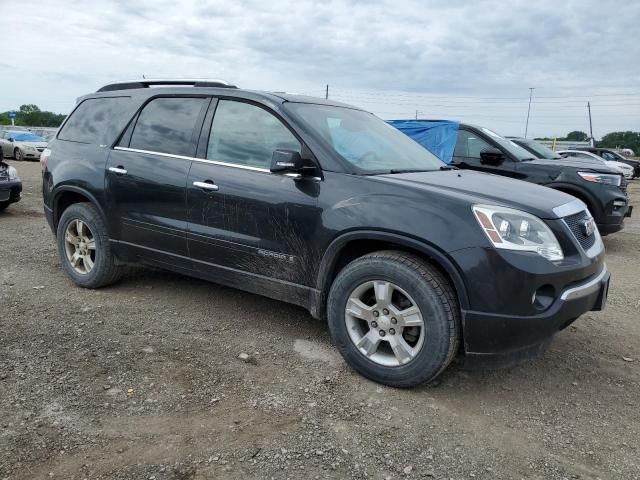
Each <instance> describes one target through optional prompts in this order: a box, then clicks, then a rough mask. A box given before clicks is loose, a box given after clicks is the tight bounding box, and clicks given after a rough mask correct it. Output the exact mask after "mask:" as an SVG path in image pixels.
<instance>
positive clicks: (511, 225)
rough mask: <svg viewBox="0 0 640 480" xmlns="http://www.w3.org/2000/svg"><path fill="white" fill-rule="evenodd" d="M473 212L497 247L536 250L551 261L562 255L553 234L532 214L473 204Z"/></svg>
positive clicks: (558, 258)
mask: <svg viewBox="0 0 640 480" xmlns="http://www.w3.org/2000/svg"><path fill="white" fill-rule="evenodd" d="M473 213H474V214H475V216H476V219H477V220H478V223H479V224H480V226H481V227H482V229H483V230H484V232H485V233H486V234H487V237H489V240H490V241H491V243H492V244H493V246H494V247H496V248H502V249H505V250H519V251H526V252H535V253H537V254H538V255H540V256H541V257H544V258H546V259H547V260H550V261H558V260H562V259H563V258H564V254H563V252H562V248H561V247H560V244H559V243H558V240H557V239H556V236H555V235H554V234H553V232H552V231H551V229H550V228H549V227H548V226H547V225H546V224H545V223H544V222H543V221H542V220H540V219H539V218H538V217H536V216H534V215H531V214H529V213H527V212H522V211H520V210H515V209H513V208H506V207H499V206H495V205H474V206H473Z"/></svg>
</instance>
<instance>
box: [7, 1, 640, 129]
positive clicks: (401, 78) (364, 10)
mask: <svg viewBox="0 0 640 480" xmlns="http://www.w3.org/2000/svg"><path fill="white" fill-rule="evenodd" d="M0 6H1V9H2V14H1V18H2V21H1V22H0V24H1V28H0V31H1V32H2V47H3V48H2V50H3V52H4V55H2V56H1V57H0V69H1V70H2V74H1V75H0V111H5V110H8V109H15V108H17V107H19V106H20V105H21V104H24V103H35V104H37V105H38V106H40V108H42V109H46V110H53V111H56V112H61V113H68V111H69V110H70V109H71V108H72V106H73V105H74V102H75V98H76V97H78V96H80V95H82V94H85V93H87V92H90V91H94V90H96V89H97V88H99V87H100V86H102V85H103V84H105V83H108V82H110V81H112V80H122V79H131V78H139V77H140V76H141V75H142V74H145V75H146V76H147V78H150V77H212V78H223V79H226V80H229V81H231V82H233V83H235V84H237V85H239V86H241V87H244V88H251V89H260V90H277V91H291V92H299V93H307V94H312V95H316V96H323V95H324V88H325V84H329V85H330V86H329V96H330V97H331V98H335V99H338V100H341V101H344V102H346V103H351V104H355V105H358V106H361V107H363V108H366V109H368V110H370V111H372V112H374V113H376V114H378V115H380V116H381V117H383V118H387V119H390V118H407V117H414V116H415V112H416V110H418V111H419V112H418V115H419V116H420V117H424V118H451V119H459V120H464V121H468V122H474V123H478V124H482V125H485V126H488V127H490V128H492V129H494V130H496V131H498V132H500V133H503V134H505V135H522V134H523V133H524V124H525V119H526V114H527V102H528V95H529V87H535V90H534V103H533V105H532V108H531V120H530V124H529V136H553V135H559V136H561V135H565V134H566V133H567V132H568V131H570V130H576V129H578V130H584V131H588V128H589V124H588V116H587V108H586V102H587V101H588V100H590V101H591V103H592V112H593V123H594V125H593V128H594V135H595V136H596V137H600V136H602V135H603V134H605V133H607V132H610V131H614V130H635V131H638V130H640V36H639V30H638V26H639V25H640V2H638V1H629V0H615V1H614V0H575V1H557V0H553V1H552V0H536V1H531V0H527V1H508V0H476V1H467V2H458V1H455V0H424V1H420V0H414V1H401V0H389V1H387V0H380V1H375V0H371V1H367V0H337V1H315V2H311V1H303V0H296V1H290V0H268V1H264V0H247V1H241V0H236V1H225V2H222V1H221V2H213V1H205V0H198V1H179V0H176V1H165V0H149V1H146V0H123V1H98V0H92V1H91V2H86V1H84V2H82V1H73V0H64V1H55V0H0Z"/></svg>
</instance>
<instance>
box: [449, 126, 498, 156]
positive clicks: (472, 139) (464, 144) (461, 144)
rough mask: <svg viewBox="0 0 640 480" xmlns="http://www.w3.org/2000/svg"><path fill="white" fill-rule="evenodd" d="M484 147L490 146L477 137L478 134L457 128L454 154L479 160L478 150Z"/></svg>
mask: <svg viewBox="0 0 640 480" xmlns="http://www.w3.org/2000/svg"><path fill="white" fill-rule="evenodd" d="M486 148H491V145H489V144H488V143H487V142H486V141H484V140H483V139H481V138H479V137H478V135H476V134H475V133H472V132H467V131H466V130H459V131H458V138H457V139H456V148H455V153H454V156H456V157H467V158H475V159H478V160H480V152H481V151H482V150H484V149H486Z"/></svg>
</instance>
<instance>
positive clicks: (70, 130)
mask: <svg viewBox="0 0 640 480" xmlns="http://www.w3.org/2000/svg"><path fill="white" fill-rule="evenodd" d="M130 106H131V98H130V97H105V98H89V99H87V100H84V101H83V102H82V103H81V104H80V105H78V107H77V108H76V109H75V110H74V111H73V113H72V114H71V116H70V117H69V119H68V120H67V121H66V123H65V124H64V126H63V127H62V130H60V133H59V134H58V138H59V139H60V140H69V141H72V142H78V143H88V144H91V145H107V144H110V143H111V142H112V141H113V139H114V138H115V137H116V136H117V135H118V134H119V133H120V132H121V131H122V129H123V128H124V127H125V125H126V123H127V121H128V120H129V118H128V116H129V114H128V113H127V112H128V111H129V109H130Z"/></svg>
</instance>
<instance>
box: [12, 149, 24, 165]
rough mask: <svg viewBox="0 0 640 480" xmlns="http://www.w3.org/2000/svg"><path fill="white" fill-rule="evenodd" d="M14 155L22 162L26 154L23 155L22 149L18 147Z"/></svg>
mask: <svg viewBox="0 0 640 480" xmlns="http://www.w3.org/2000/svg"><path fill="white" fill-rule="evenodd" d="M13 157H14V158H15V159H16V160H17V161H18V162H21V161H22V160H24V155H22V150H20V149H19V148H16V149H15V150H14V151H13Z"/></svg>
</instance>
